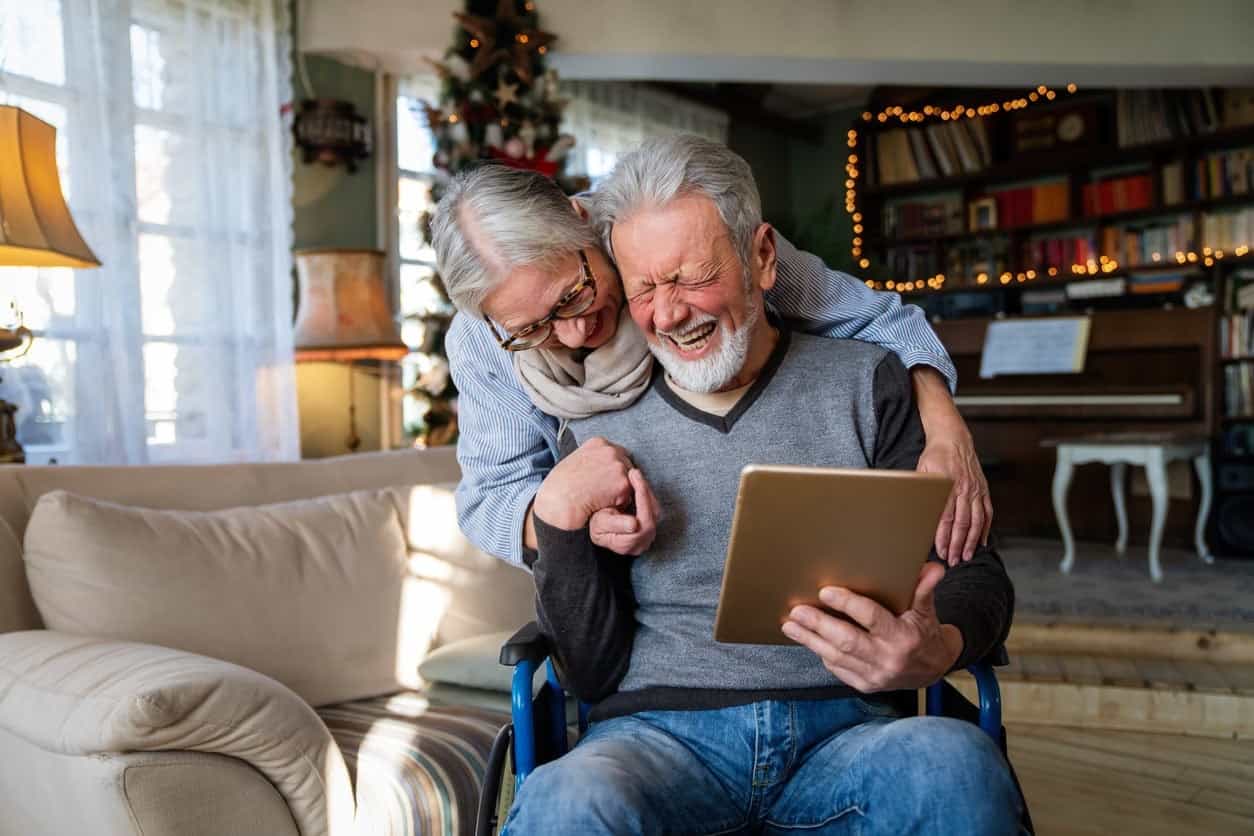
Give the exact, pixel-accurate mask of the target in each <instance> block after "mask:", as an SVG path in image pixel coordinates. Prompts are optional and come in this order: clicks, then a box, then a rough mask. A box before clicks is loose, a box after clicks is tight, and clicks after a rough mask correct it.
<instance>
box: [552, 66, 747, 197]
mask: <svg viewBox="0 0 1254 836" xmlns="http://www.w3.org/2000/svg"><path fill="white" fill-rule="evenodd" d="M562 94H563V95H564V96H566V97H567V98H568V99H569V101H570V104H568V105H567V107H566V111H565V112H564V113H563V121H562V131H563V132H565V133H569V134H571V135H572V136H574V137H575V147H574V148H573V149H571V155H570V161H569V162H568V163H567V166H566V173H567V174H583V175H586V176H587V177H588V178H589V179H591V180H592V183H593V185H595V184H596V182H597V181H598V180H600V179H601V178H602V177H604V176H605V175H607V174H609V173H610V171H611V170H613V168H614V164H615V163H616V162H618V157H619V156H620V155H621V154H623V153H626V152H627V151H630V150H632V149H633V148H636V147H638V146H639V145H640V143H642V142H644V141H645V140H646V139H651V138H652V137H656V136H664V135H666V134H670V133H680V132H682V133H693V134H697V135H699V136H703V137H706V138H707V139H713V140H715V141H716V142H727V124H728V117H727V114H726V113H723V112H722V111H720V110H716V109H714V108H711V107H707V106H705V105H701V104H697V103H695V102H691V101H688V100H686V99H683V98H680V97H679V96H673V95H671V94H669V93H665V92H662V91H660V90H651V89H649V88H647V87H642V86H640V85H637V84H631V83H627V82H608V81H576V82H566V83H565V84H563V85H562Z"/></svg>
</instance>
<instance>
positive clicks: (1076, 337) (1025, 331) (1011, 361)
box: [980, 316, 1091, 378]
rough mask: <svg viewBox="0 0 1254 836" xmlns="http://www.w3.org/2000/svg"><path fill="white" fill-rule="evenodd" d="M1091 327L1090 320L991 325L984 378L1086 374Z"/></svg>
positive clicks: (982, 371) (982, 365)
mask: <svg viewBox="0 0 1254 836" xmlns="http://www.w3.org/2000/svg"><path fill="white" fill-rule="evenodd" d="M1090 324H1091V320H1090V319H1089V318H1088V317H1087V316H1076V317H1050V318H1048V319H1008V320H1001V321H998V322H992V323H989V326H988V332H987V333H986V334H985V336H984V353H983V356H982V357H981V358H980V377H984V378H987V377H996V376H997V375H1004V374H1077V373H1079V372H1082V371H1084V359H1085V355H1086V354H1087V353H1088V347H1089V326H1090Z"/></svg>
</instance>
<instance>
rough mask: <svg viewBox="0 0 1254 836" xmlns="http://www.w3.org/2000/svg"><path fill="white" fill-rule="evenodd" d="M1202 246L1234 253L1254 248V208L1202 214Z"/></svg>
mask: <svg viewBox="0 0 1254 836" xmlns="http://www.w3.org/2000/svg"><path fill="white" fill-rule="evenodd" d="M1201 239H1202V246H1204V247H1210V248H1212V249H1216V250H1227V251H1232V250H1235V249H1237V248H1238V247H1254V207H1250V208H1247V209H1238V210H1236V211H1233V212H1205V213H1203V214H1202V234H1201Z"/></svg>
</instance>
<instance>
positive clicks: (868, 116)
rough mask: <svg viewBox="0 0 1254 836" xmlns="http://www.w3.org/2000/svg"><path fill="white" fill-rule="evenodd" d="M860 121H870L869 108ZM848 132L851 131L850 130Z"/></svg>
mask: <svg viewBox="0 0 1254 836" xmlns="http://www.w3.org/2000/svg"><path fill="white" fill-rule="evenodd" d="M862 121H863V122H870V121H871V111H869V110H868V111H865V112H864V113H863V114H862ZM850 133H853V131H850ZM868 284H869V282H868Z"/></svg>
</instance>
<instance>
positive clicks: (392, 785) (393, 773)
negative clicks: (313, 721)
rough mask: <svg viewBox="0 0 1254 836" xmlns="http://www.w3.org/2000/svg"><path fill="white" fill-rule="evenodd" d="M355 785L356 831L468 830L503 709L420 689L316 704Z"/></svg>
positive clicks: (402, 835)
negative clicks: (433, 697)
mask: <svg viewBox="0 0 1254 836" xmlns="http://www.w3.org/2000/svg"><path fill="white" fill-rule="evenodd" d="M318 715H319V716H320V717H322V720H323V722H324V723H326V725H327V728H329V729H330V730H331V736H332V737H334V738H335V742H336V743H337V744H339V748H340V751H341V752H343V754H344V761H345V763H347V764H348V768H349V771H350V772H352V773H354V779H355V780H354V784H355V786H356V792H357V822H356V824H357V832H358V833H370V834H379V836H416V834H420V833H421V834H443V836H455V834H463V833H473V832H474V826H475V811H476V809H477V807H478V803H479V792H480V789H481V788H482V786H483V774H484V770H485V768H486V764H487V759H488V753H489V752H490V751H491V749H492V741H493V739H494V738H495V737H496V733H497V731H499V730H500V728H501V727H502V726H503V725H505V724H506V723H507V722H509V714H508V713H506V712H500V711H490V710H485V709H481V708H469V707H464V706H435V705H432V704H431V703H430V701H429V700H428V699H427V698H426V697H425V696H423V695H422V694H419V693H415V692H412V691H410V692H404V693H400V694H396V695H393V696H391V697H378V698H375V699H371V700H360V701H356V702H349V703H345V704H343V705H334V706H326V707H324V708H321V709H319V711H318Z"/></svg>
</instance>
